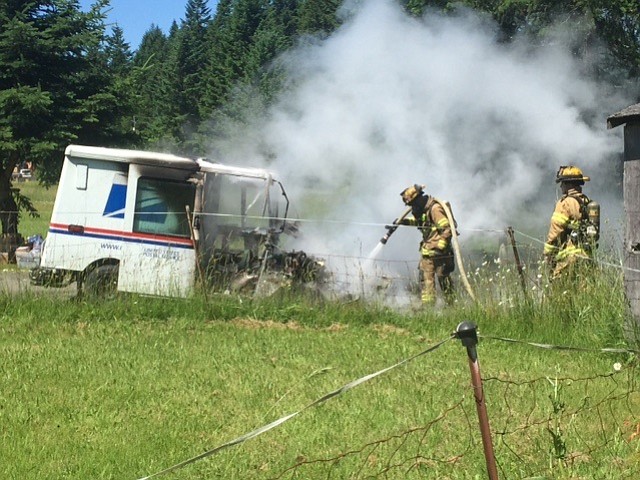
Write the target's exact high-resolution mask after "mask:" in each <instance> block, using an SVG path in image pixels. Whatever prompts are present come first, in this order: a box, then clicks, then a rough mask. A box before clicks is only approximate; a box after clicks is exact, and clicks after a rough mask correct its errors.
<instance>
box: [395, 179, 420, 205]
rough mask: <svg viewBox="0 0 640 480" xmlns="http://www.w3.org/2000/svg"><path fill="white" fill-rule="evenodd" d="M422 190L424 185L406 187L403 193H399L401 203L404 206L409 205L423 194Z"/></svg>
mask: <svg viewBox="0 0 640 480" xmlns="http://www.w3.org/2000/svg"><path fill="white" fill-rule="evenodd" d="M424 188H425V186H424V185H418V184H417V183H416V184H415V185H411V186H410V187H407V188H405V189H404V190H403V191H401V192H400V195H401V196H402V201H403V202H404V204H405V205H410V204H411V202H413V201H414V200H415V199H416V198H418V197H419V196H421V195H422V194H423V193H424Z"/></svg>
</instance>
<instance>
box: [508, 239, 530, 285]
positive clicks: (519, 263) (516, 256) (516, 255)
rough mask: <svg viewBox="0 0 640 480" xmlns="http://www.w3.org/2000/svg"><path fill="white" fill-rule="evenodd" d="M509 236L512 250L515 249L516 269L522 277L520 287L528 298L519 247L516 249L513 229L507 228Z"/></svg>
mask: <svg viewBox="0 0 640 480" xmlns="http://www.w3.org/2000/svg"><path fill="white" fill-rule="evenodd" d="M507 235H509V239H510V240H511V248H512V249H513V257H514V258H515V260H516V268H517V269H518V275H520V285H522V292H523V293H524V296H525V297H526V296H527V284H526V282H525V279H524V269H523V267H522V262H521V261H520V254H519V253H518V247H516V237H515V235H514V234H513V228H512V227H509V228H507Z"/></svg>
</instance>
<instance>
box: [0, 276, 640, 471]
mask: <svg viewBox="0 0 640 480" xmlns="http://www.w3.org/2000/svg"><path fill="white" fill-rule="evenodd" d="M608 273H611V274H612V275H613V278H614V279H615V272H601V275H600V276H599V278H600V279H601V281H606V282H609V281H611V278H609V277H607V276H606V274H608ZM516 285H517V284H516ZM620 288H621V286H620V282H619V280H616V283H614V285H613V290H610V291H609V295H604V294H600V293H598V289H599V284H598V282H596V281H595V280H594V281H592V282H591V283H588V284H587V285H586V286H585V287H584V288H583V289H582V291H581V292H580V293H579V294H577V295H576V298H575V301H573V302H570V303H566V304H557V303H556V304H552V303H550V302H546V303H542V304H541V303H539V302H538V301H530V302H525V301H519V300H517V299H516V300H513V301H512V302H511V303H510V304H509V305H507V304H505V303H504V302H503V303H502V304H500V302H499V301H498V302H493V301H492V302H488V303H483V304H482V305H476V306H472V305H469V304H466V303H461V304H460V305H459V306H458V307H454V308H450V309H445V310H444V311H442V312H440V313H437V312H434V311H425V312H420V313H418V314H415V315H403V314H399V313H397V312H394V311H390V310H388V309H386V308H384V307H375V306H365V305H361V304H358V303H352V304H347V305H343V304H339V303H322V302H315V301H310V300H305V299H304V298H302V297H297V296H295V295H282V296H280V297H279V298H271V299H268V300H264V301H253V300H250V299H247V298H240V297H233V296H226V295H220V296H213V297H210V298H209V299H204V298H202V297H195V298H192V299H189V300H180V299H153V298H144V297H136V296H124V297H121V298H119V299H118V300H115V301H107V302H95V303H94V302H78V301H73V300H53V299H51V298H50V297H44V296H38V297H36V296H28V295H27V296H22V297H19V298H15V297H14V298H9V297H2V298H0V305H2V309H1V310H0V311H1V312H3V313H2V314H1V315H0V330H1V335H0V357H1V358H2V362H1V364H0V374H1V375H0V392H1V393H0V424H1V425H3V427H2V438H0V441H1V444H2V445H3V447H2V449H0V478H51V479H64V478H69V479H76V478H105V479H106V478H109V479H111V478H113V479H123V478H131V479H136V478H140V477H144V476H146V475H149V474H151V473H155V472H157V471H160V470H162V469H164V468H166V467H169V466H171V465H174V464H176V463H178V462H180V461H183V460H186V459H188V458H191V457H193V456H195V455H198V454H200V453H202V452H204V451H206V450H208V449H211V448H213V447H215V446H218V445H220V444H223V443H225V442H227V441H229V440H231V439H234V438H236V437H238V436H240V435H242V434H244V433H246V432H249V431H251V430H253V429H255V428H257V427H259V426H262V425H265V424H267V423H269V422H271V421H273V420H275V419H277V418H279V417H280V416H283V415H286V414H290V413H293V412H297V411H299V410H301V409H302V408H303V407H305V406H306V405H308V404H309V403H311V402H313V401H314V400H316V399H318V398H320V397H321V396H322V395H324V394H326V393H328V392H331V391H333V390H335V389H337V388H339V387H341V386H343V385H344V384H346V383H348V382H350V381H352V380H354V379H356V378H359V377H361V376H363V375H367V374H369V373H372V372H376V371H378V370H380V369H382V368H385V367H387V366H390V365H393V364H395V363H396V362H398V361H400V360H402V359H404V358H408V357H410V356H411V355H413V354H415V353H418V352H420V351H423V350H424V349H426V348H428V347H429V346H431V345H433V344H435V343H436V342H438V341H440V340H443V339H446V338H447V337H448V336H449V334H450V333H451V332H452V331H453V330H454V329H455V328H456V326H457V325H458V323H459V322H460V321H463V320H466V319H469V320H472V321H474V322H476V323H477V324H478V325H479V330H480V333H481V335H483V336H485V337H489V336H495V337H509V338H516V339H520V340H532V341H536V342H548V343H555V344H562V345H573V346H576V347H582V348H593V349H597V348H602V347H605V346H623V345H625V340H624V336H623V333H622V326H621V325H622V322H623V320H624V309H623V308H622V307H621V306H619V305H615V306H614V305H613V302H617V301H618V300H619V298H618V297H619V295H620V293H619V292H620ZM611 291H613V292H614V294H615V295H613V297H614V298H610V297H611ZM494 293H495V292H494ZM515 296H516V293H514V297H515ZM554 305H555V306H554ZM612 307H615V308H612ZM478 352H479V357H480V365H481V369H482V375H483V378H484V379H485V393H486V398H487V408H488V413H489V417H490V420H491V423H492V428H493V432H494V444H495V451H496V457H497V459H498V462H499V465H500V472H501V477H502V478H526V477H530V478H534V477H535V478H566V479H569V478H571V479H573V478H611V479H613V478H632V477H633V476H634V475H637V474H638V473H639V472H640V438H635V437H633V432H634V431H635V430H634V429H635V428H636V425H637V424H638V423H640V419H639V418H638V416H637V412H638V411H640V392H639V391H638V387H637V380H638V370H637V368H636V366H635V363H634V359H633V357H632V356H630V355H626V354H602V353H585V352H572V351H561V350H540V349H536V348H533V347H530V346H527V345H524V344H512V343H506V342H502V341H500V340H490V339H488V338H487V339H484V340H481V342H480V344H479V346H478ZM614 362H619V363H621V364H622V365H623V368H622V371H620V372H619V373H616V374H615V375H614V374H613V372H614V371H613V364H614ZM556 379H558V380H556ZM469 384H470V374H469V367H468V362H467V355H466V350H465V349H464V348H463V346H462V345H461V344H460V342H459V341H457V340H455V341H450V342H448V343H446V344H445V345H443V346H442V347H441V348H439V349H437V350H436V351H434V352H432V353H429V354H426V355H424V356H422V357H419V358H417V359H416V360H414V361H413V362H410V363H409V364H406V365H404V366H402V367H398V368H396V369H394V370H392V371H391V372H388V373H386V374H384V375H382V376H380V377H378V378H375V379H373V380H372V381H370V382H367V383H365V384H363V385H360V386H359V387H357V388H354V389H353V390H351V391H348V392H347V393H345V394H343V395H341V396H338V397H336V398H333V399H331V400H328V401H327V402H325V403H323V404H322V405H320V406H318V407H315V408H311V409H309V410H307V411H304V412H302V413H301V414H300V415H298V416H297V417H295V418H294V419H292V420H291V421H289V422H287V423H285V424H283V425H281V426H279V427H277V428H276V429H274V430H271V431H269V432H267V433H265V434H263V435H262V436H260V437H258V438H256V439H252V440H249V441H247V442H246V443H244V444H242V445H238V446H234V447H231V448H229V449H227V450H224V451H222V452H221V453H219V454H217V455H214V456H212V457H210V458H207V459H204V460H201V461H199V462H197V463H195V464H192V465H189V466H187V467H185V468H184V469H181V470H179V471H178V472H176V473H172V474H170V475H167V476H166V478H172V479H193V478H237V479H245V478H259V479H262V478H265V479H267V478H344V479H347V478H392V479H395V478H397V479H400V478H451V479H467V478H486V473H485V466H484V465H485V464H484V457H483V454H482V445H481V442H480V434H479V431H478V428H477V419H476V412H475V403H474V401H473V393H472V390H471V389H470V385H469ZM550 432H554V434H555V435H556V437H555V438H556V440H555V442H554V436H553V435H551V433H550ZM288 469H291V470H288ZM161 478H162V477H161Z"/></svg>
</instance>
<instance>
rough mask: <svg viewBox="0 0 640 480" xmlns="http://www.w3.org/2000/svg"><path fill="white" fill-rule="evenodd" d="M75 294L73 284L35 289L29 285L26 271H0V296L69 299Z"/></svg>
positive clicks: (35, 287) (74, 285)
mask: <svg viewBox="0 0 640 480" xmlns="http://www.w3.org/2000/svg"><path fill="white" fill-rule="evenodd" d="M76 293H77V290H76V284H75V283H72V284H71V285H69V286H66V287H63V288H47V287H37V286H35V285H31V282H30V281H29V271H28V270H14V269H6V268H5V269H2V270H0V295H3V294H4V295H6V294H8V295H12V296H13V295H21V294H37V295H51V296H59V297H62V298H69V297H73V296H75V295H76Z"/></svg>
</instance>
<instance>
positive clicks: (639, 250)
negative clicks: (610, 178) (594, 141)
mask: <svg viewBox="0 0 640 480" xmlns="http://www.w3.org/2000/svg"><path fill="white" fill-rule="evenodd" d="M618 125H624V156H623V160H624V180H623V191H624V211H625V229H624V230H625V232H624V248H623V250H624V267H625V271H624V289H625V294H626V296H627V300H628V302H629V307H630V309H631V313H632V315H633V325H632V326H631V327H632V328H631V332H630V333H631V334H632V336H634V337H635V340H636V341H638V342H640V103H638V104H636V105H631V106H629V107H627V108H625V109H623V110H621V111H620V112H618V113H615V114H613V115H611V116H609V118H607V126H608V127H609V128H615V127H617V126H618Z"/></svg>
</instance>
